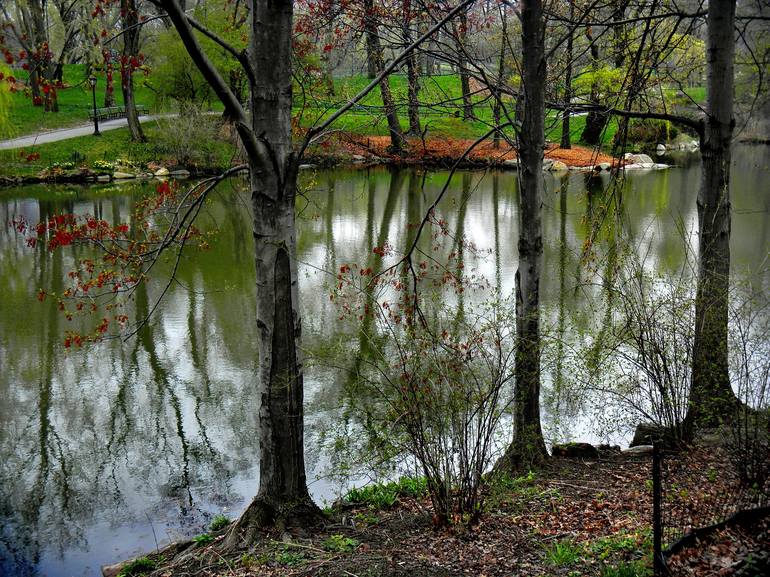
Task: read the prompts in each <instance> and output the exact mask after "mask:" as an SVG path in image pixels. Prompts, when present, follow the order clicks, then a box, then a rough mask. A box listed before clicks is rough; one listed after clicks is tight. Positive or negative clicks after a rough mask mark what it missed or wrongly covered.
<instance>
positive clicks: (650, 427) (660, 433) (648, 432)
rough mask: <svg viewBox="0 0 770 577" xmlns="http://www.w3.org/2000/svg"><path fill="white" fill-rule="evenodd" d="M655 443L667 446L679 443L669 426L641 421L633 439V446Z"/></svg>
mask: <svg viewBox="0 0 770 577" xmlns="http://www.w3.org/2000/svg"><path fill="white" fill-rule="evenodd" d="M653 443H655V444H658V445H660V446H661V447H665V448H673V447H675V446H676V445H677V442H676V435H675V434H674V432H673V431H672V430H671V429H669V428H668V427H662V426H661V425H656V424H654V423H639V424H638V425H637V426H636V430H635V431H634V438H633V439H632V440H631V445H630V446H631V447H638V446H642V445H652V444H653Z"/></svg>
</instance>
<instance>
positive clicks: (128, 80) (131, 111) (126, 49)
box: [120, 0, 145, 142]
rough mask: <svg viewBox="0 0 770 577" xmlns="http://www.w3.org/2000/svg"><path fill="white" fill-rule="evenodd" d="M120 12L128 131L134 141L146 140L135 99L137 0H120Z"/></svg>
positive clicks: (137, 29)
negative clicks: (122, 31) (122, 30)
mask: <svg viewBox="0 0 770 577" xmlns="http://www.w3.org/2000/svg"><path fill="white" fill-rule="evenodd" d="M120 12H121V14H122V18H123V29H124V30H125V32H124V33H123V58H122V59H121V62H120V80H121V84H120V86H121V90H122V91H123V105H124V106H125V108H126V119H127V120H128V132H129V134H130V135H131V140H132V141H133V142H144V141H145V138H144V132H143V131H142V125H141V124H140V123H139V115H138V114H137V112H136V102H135V101H134V74H133V72H134V63H135V62H137V61H136V58H137V57H138V55H139V33H140V31H141V28H140V27H139V26H138V23H139V14H138V12H137V10H136V0H120Z"/></svg>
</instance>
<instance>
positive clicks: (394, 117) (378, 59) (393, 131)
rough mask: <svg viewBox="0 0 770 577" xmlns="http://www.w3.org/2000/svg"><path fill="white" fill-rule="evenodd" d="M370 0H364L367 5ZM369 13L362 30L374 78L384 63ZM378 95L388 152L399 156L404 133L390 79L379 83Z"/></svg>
mask: <svg viewBox="0 0 770 577" xmlns="http://www.w3.org/2000/svg"><path fill="white" fill-rule="evenodd" d="M369 1H370V0H366V2H367V4H368V3H369ZM370 14H371V11H370V10H366V16H365V21H364V30H365V31H366V38H367V45H369V43H371V46H372V49H373V52H372V57H373V60H374V66H375V72H376V73H375V76H377V74H379V73H380V72H381V71H382V70H384V69H385V61H384V59H383V56H382V45H381V44H380V37H379V35H378V32H377V23H376V22H375V20H374V18H373V17H371V16H370ZM380 95H381V97H382V106H383V108H384V109H385V118H386V120H387V122H388V131H389V132H390V151H391V152H392V153H394V154H401V153H402V152H403V151H404V131H403V130H402V129H401V123H400V122H399V120H398V112H397V111H396V104H395V102H394V101H393V95H392V93H391V92H390V79H389V77H386V78H384V79H383V80H382V82H380Z"/></svg>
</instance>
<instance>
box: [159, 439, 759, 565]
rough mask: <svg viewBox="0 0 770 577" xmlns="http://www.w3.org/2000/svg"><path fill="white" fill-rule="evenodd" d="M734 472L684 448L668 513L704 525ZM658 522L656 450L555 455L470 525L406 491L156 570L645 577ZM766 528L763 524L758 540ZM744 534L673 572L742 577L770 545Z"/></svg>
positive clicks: (491, 494) (504, 490)
mask: <svg viewBox="0 0 770 577" xmlns="http://www.w3.org/2000/svg"><path fill="white" fill-rule="evenodd" d="M671 459H672V460H671V461H670V463H673V462H674V461H673V459H674V457H671ZM729 467H730V465H729V460H728V459H727V457H726V455H725V454H724V453H723V452H720V451H716V450H714V449H710V448H699V449H693V450H690V451H688V452H687V453H682V454H678V455H677V456H676V467H671V468H670V470H667V471H668V474H669V475H670V476H669V477H667V482H668V483H669V485H668V486H669V487H674V488H675V491H672V495H673V496H669V497H668V498H669V501H668V503H669V504H668V505H664V513H666V512H667V513H668V514H669V519H684V518H687V519H689V520H690V522H693V523H698V522H702V523H704V524H706V521H705V519H706V517H705V516H704V515H706V516H707V515H710V514H712V513H713V508H714V505H715V504H718V503H723V501H724V499H725V495H732V494H734V491H735V485H734V484H735V477H734V475H732V474H730V473H729V472H727V469H728V468H729ZM714 472H716V473H714ZM699 515H701V516H700V517H699ZM651 519H652V487H651V458H650V456H649V455H642V456H635V457H631V456H628V455H625V454H621V453H604V452H603V453H602V454H601V457H600V458H595V459H580V460H578V459H552V460H551V461H550V463H549V464H548V465H547V466H546V467H545V468H544V469H542V470H541V471H539V472H537V473H536V474H531V473H530V474H529V475H524V476H522V477H519V478H509V479H507V480H503V481H500V482H496V483H495V484H494V485H492V486H490V487H488V489H487V498H486V513H485V514H484V516H483V517H482V520H481V522H480V524H479V525H478V526H476V527H474V528H473V529H463V528H460V527H461V525H459V524H458V526H456V527H454V528H449V529H446V528H436V527H434V525H433V522H432V513H431V505H430V500H429V499H428V498H427V496H425V497H422V498H399V500H398V501H397V502H396V504H395V505H394V506H392V507H390V508H385V509H374V508H371V507H367V506H365V505H360V506H358V505H352V504H346V505H342V506H338V507H336V508H335V509H334V511H333V513H332V514H331V516H330V517H329V520H328V521H327V523H326V524H325V526H323V527H322V528H317V529H314V530H313V531H312V532H310V531H304V530H301V529H299V530H291V531H283V532H280V531H273V532H268V531H266V532H264V533H263V536H262V539H261V540H260V541H259V542H258V543H256V544H254V545H253V546H252V547H250V548H249V549H246V550H242V551H238V552H236V553H232V552H231V553H227V554H224V555H223V554H222V553H221V552H220V550H219V548H218V543H219V542H220V541H221V540H222V539H224V531H226V530H223V532H222V533H221V534H218V535H213V540H212V541H211V542H209V543H206V544H205V545H201V544H198V545H196V549H195V550H193V554H192V555H189V554H188V555H186V556H185V559H184V561H183V562H175V561H173V560H171V559H166V560H164V562H163V563H164V564H161V565H160V566H159V567H158V568H157V569H156V570H155V571H154V572H153V573H152V574H153V575H157V576H164V577H170V576H174V575H197V576H200V577H213V576H221V575H228V576H235V577H246V576H260V577H278V576H281V577H310V576H318V577H351V576H353V577H386V576H387V577H407V576H408V577H459V576H471V575H472V576H486V577H495V576H507V577H510V576H513V575H522V576H529V575H533V576H565V577H579V576H588V575H596V576H602V577H610V576H618V575H629V576H630V575H634V576H637V577H643V576H651V575H652V567H651V558H652V555H651V547H652V529H651ZM766 526H767V525H766V524H765V525H761V527H762V531H765V532H764V533H762V535H766V529H765V528H766ZM678 530H686V528H685V527H684V526H682V527H679V529H678ZM739 533H740V531H738V530H736V531H733V532H731V533H730V534H729V538H730V539H731V545H730V546H729V547H722V546H720V545H719V544H715V543H712V542H709V544H708V547H711V549H706V548H704V547H697V546H696V548H695V549H694V550H689V551H690V552H689V553H688V554H687V557H686V559H687V560H686V561H677V565H676V568H677V569H682V568H683V567H685V568H684V569H682V570H681V571H679V572H677V573H675V574H677V575H688V576H695V577H697V576H705V575H720V576H730V575H736V577H738V576H740V577H742V575H743V574H741V573H738V570H739V568H740V567H745V565H746V563H745V557H746V555H747V554H748V555H754V556H755V557H756V555H757V550H758V549H759V550H761V549H762V547H766V546H767V541H764V542H761V539H762V538H763V537H761V536H760V538H759V539H757V538H756V536H751V535H750V536H749V538H746V539H744V541H743V542H740V538H741V537H740V535H739ZM744 533H745V531H744ZM669 534H670V533H669ZM736 534H738V536H736ZM744 536H745V535H744ZM714 539H717V540H718V539H719V536H718V535H717V536H715V537H714ZM720 547H721V548H720ZM713 550H718V551H720V552H722V553H724V554H723V555H722V557H720V558H719V560H718V563H720V565H719V571H718V572H716V573H715V572H709V571H710V569H708V568H707V564H706V563H705V562H703V563H700V562H699V561H698V559H699V558H700V556H701V555H705V556H706V557H709V556H711V557H713V556H714V555H713V554H712V553H710V551H713ZM726 556H729V557H730V558H729V559H725V558H723V557H726ZM741 556H743V559H741Z"/></svg>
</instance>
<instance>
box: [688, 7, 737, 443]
mask: <svg viewBox="0 0 770 577" xmlns="http://www.w3.org/2000/svg"><path fill="white" fill-rule="evenodd" d="M734 22H735V0H712V1H711V2H710V3H709V15H708V38H707V41H706V42H707V44H706V64H707V67H708V80H707V91H708V103H707V108H708V114H707V115H706V120H705V126H704V133H703V136H702V138H701V149H700V150H701V157H702V160H703V172H702V176H701V185H700V191H699V193H698V227H699V231H700V238H699V252H698V285H697V295H696V300H695V342H694V350H693V366H692V389H691V394H690V407H689V412H688V415H687V419H686V430H687V431H688V432H689V433H690V434H692V433H693V432H695V431H696V430H697V429H698V428H699V427H703V426H713V425H716V424H718V423H719V422H720V421H722V420H723V419H724V418H725V417H727V416H729V414H730V413H731V412H732V410H733V409H734V408H735V406H736V402H737V400H736V398H735V395H734V393H733V390H732V388H731V386H730V375H729V371H728V361H727V305H728V291H729V284H730V186H729V184H730V161H731V141H732V136H733V126H734V118H733V84H734V80H733V75H734V71H733V59H734V55H735V41H734V36H733V34H734V28H733V26H734Z"/></svg>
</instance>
